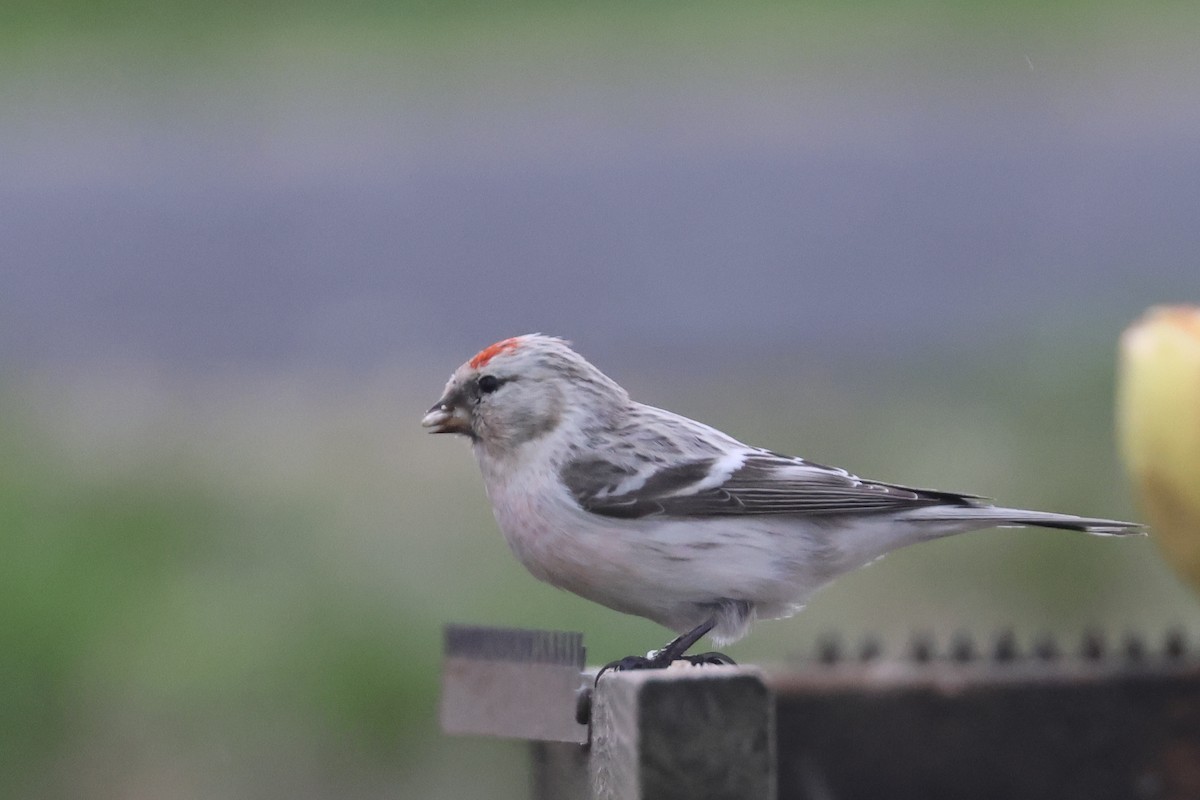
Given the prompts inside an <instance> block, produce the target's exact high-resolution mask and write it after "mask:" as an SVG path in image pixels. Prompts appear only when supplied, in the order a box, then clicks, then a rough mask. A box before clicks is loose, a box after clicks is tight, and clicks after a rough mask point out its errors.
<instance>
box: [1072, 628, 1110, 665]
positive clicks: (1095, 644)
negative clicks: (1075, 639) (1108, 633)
mask: <svg viewBox="0 0 1200 800" xmlns="http://www.w3.org/2000/svg"><path fill="white" fill-rule="evenodd" d="M1107 649H1108V647H1107V644H1106V642H1105V641H1104V633H1103V632H1102V631H1100V630H1097V629H1096V628H1090V629H1088V630H1086V631H1084V632H1083V641H1082V642H1081V643H1080V646H1079V654H1080V655H1081V656H1082V657H1083V658H1085V659H1087V660H1088V661H1099V660H1100V659H1102V658H1104V653H1105V652H1106V651H1107Z"/></svg>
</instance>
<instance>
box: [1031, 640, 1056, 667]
mask: <svg viewBox="0 0 1200 800" xmlns="http://www.w3.org/2000/svg"><path fill="white" fill-rule="evenodd" d="M1033 655H1034V656H1035V657H1037V658H1040V659H1041V660H1042V661H1053V660H1054V659H1056V658H1058V642H1056V641H1055V640H1054V635H1053V634H1050V633H1042V634H1039V635H1038V637H1037V638H1036V639H1034V641H1033Z"/></svg>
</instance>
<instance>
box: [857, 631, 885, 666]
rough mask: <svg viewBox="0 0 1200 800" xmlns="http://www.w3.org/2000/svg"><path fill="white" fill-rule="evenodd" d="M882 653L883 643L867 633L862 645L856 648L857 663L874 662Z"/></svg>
mask: <svg viewBox="0 0 1200 800" xmlns="http://www.w3.org/2000/svg"><path fill="white" fill-rule="evenodd" d="M882 653H883V643H882V642H881V641H880V640H879V636H878V635H876V634H873V633H869V634H867V635H866V636H864V637H863V640H862V644H860V645H859V648H858V660H859V661H863V662H866V661H874V660H875V659H877V658H879V656H880V655H881V654H882Z"/></svg>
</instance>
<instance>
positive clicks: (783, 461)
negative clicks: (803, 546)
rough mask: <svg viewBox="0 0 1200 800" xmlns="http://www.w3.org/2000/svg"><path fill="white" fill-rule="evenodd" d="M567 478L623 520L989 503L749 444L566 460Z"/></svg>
mask: <svg viewBox="0 0 1200 800" xmlns="http://www.w3.org/2000/svg"><path fill="white" fill-rule="evenodd" d="M562 479H563V482H564V484H565V485H566V486H567V488H568V489H569V490H570V492H571V494H572V495H573V496H574V497H575V499H576V501H578V503H579V504H580V505H581V506H582V507H583V508H584V509H585V510H587V511H590V512H592V513H594V514H601V515H603V516H608V517H618V518H622V519H637V518H640V517H648V516H666V517H687V518H696V517H719V516H730V515H764V514H775V515H787V516H838V515H844V514H873V513H883V512H897V511H903V510H907V509H913V508H920V507H923V506H931V505H956V506H979V505H985V504H986V503H984V502H983V498H980V497H976V496H974V495H964V494H955V493H951V492H937V491H931V490H927V489H913V488H909V487H905V486H897V485H894V484H888V483H879V482H877V481H867V480H863V479H861V478H858V477H856V476H854V475H851V474H850V473H848V472H846V471H845V470H842V469H836V468H833V467H825V466H822V465H820V464H814V463H811V462H808V461H805V460H803V459H800V458H790V457H788V456H783V455H779V454H778V453H772V452H770V451H767V450H751V449H747V450H745V451H742V452H735V453H731V454H727V455H724V456H721V457H717V458H698V459H693V460H689V461H684V462H681V463H678V464H675V465H672V466H665V467H664V466H661V465H647V466H646V468H645V469H643V470H639V469H635V468H632V467H629V466H623V465H620V464H617V463H614V462H612V461H609V460H606V459H603V458H599V457H595V456H591V457H585V458H581V459H578V460H576V461H573V462H571V463H570V464H568V465H567V466H566V467H565V468H564V469H563V471H562Z"/></svg>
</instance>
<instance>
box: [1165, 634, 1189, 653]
mask: <svg viewBox="0 0 1200 800" xmlns="http://www.w3.org/2000/svg"><path fill="white" fill-rule="evenodd" d="M1187 650H1188V646H1187V634H1186V633H1185V632H1184V630H1183V628H1171V629H1170V630H1169V631H1167V641H1166V644H1165V646H1164V647H1163V654H1164V655H1165V656H1166V657H1167V658H1171V659H1179V658H1183V657H1184V656H1185V655H1187Z"/></svg>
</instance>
